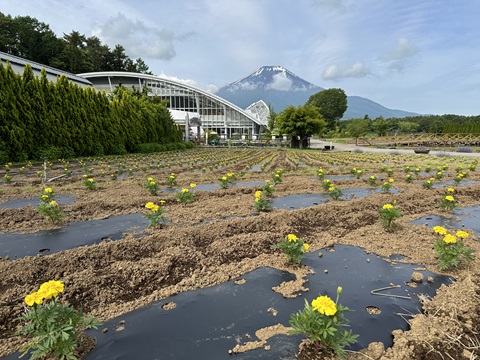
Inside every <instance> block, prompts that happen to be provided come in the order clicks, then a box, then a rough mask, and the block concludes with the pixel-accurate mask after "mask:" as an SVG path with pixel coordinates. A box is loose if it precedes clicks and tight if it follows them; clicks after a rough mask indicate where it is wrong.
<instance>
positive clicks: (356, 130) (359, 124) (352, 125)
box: [346, 119, 370, 145]
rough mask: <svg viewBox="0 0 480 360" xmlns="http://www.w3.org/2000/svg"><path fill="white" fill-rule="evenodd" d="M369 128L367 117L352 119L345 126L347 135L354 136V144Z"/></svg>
mask: <svg viewBox="0 0 480 360" xmlns="http://www.w3.org/2000/svg"><path fill="white" fill-rule="evenodd" d="M369 128H370V121H369V120H367V119H354V120H352V121H350V122H349V123H348V125H347V127H346V131H347V133H348V135H349V136H351V137H353V138H355V145H357V144H358V138H359V137H362V136H365V135H366V134H367V133H368V130H369Z"/></svg>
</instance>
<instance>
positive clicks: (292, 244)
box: [274, 234, 310, 264]
mask: <svg viewBox="0 0 480 360" xmlns="http://www.w3.org/2000/svg"><path fill="white" fill-rule="evenodd" d="M274 247H275V248H277V249H280V250H282V251H283V253H284V254H285V257H286V258H287V260H288V261H291V262H293V263H297V264H299V263H300V261H301V259H302V258H303V257H304V256H305V253H306V252H307V251H308V249H309V248H310V246H309V245H308V244H307V243H305V242H304V241H303V240H302V239H299V238H298V237H297V236H296V235H295V234H288V235H287V236H285V237H284V238H283V239H282V241H280V242H279V243H278V244H276V245H274Z"/></svg>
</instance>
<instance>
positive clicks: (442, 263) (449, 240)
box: [433, 226, 473, 270]
mask: <svg viewBox="0 0 480 360" xmlns="http://www.w3.org/2000/svg"><path fill="white" fill-rule="evenodd" d="M433 231H434V232H435V233H436V234H438V235H439V236H440V237H439V239H438V240H437V242H436V243H435V246H434V249H435V256H436V257H437V258H438V259H439V263H438V267H439V268H440V269H441V270H447V269H450V268H453V267H458V266H459V264H460V261H461V260H462V259H464V260H465V261H467V262H470V261H472V260H473V255H472V250H470V249H469V248H467V247H466V246H465V245H464V244H463V241H462V239H466V238H467V237H468V236H469V235H468V233H467V232H466V231H463V230H457V232H456V233H455V235H452V234H449V233H448V232H447V230H446V229H445V228H444V227H442V226H435V227H434V228H433Z"/></svg>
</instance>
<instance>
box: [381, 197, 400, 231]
mask: <svg viewBox="0 0 480 360" xmlns="http://www.w3.org/2000/svg"><path fill="white" fill-rule="evenodd" d="M379 213H380V222H381V223H382V225H383V227H384V229H386V230H389V231H393V230H394V229H395V228H396V227H397V223H396V222H395V220H397V219H399V218H400V217H401V216H402V213H401V211H400V209H398V208H396V207H395V204H393V205H392V204H385V205H383V206H382V208H381V209H380V211H379Z"/></svg>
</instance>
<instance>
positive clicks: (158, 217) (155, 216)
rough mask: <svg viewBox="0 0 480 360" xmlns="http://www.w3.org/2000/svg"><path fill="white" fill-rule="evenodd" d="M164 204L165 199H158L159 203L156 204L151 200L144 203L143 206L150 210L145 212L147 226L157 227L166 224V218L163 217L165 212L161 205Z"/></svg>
mask: <svg viewBox="0 0 480 360" xmlns="http://www.w3.org/2000/svg"><path fill="white" fill-rule="evenodd" d="M164 204H165V200H160V205H157V204H155V203H153V202H151V201H149V202H148V203H146V204H145V208H146V209H149V210H150V212H149V213H148V214H145V217H146V218H147V219H148V220H149V222H150V223H149V225H148V226H149V227H157V226H163V225H165V224H166V222H167V219H166V218H165V214H166V213H167V212H166V211H165V210H164V208H163V205H164Z"/></svg>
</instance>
